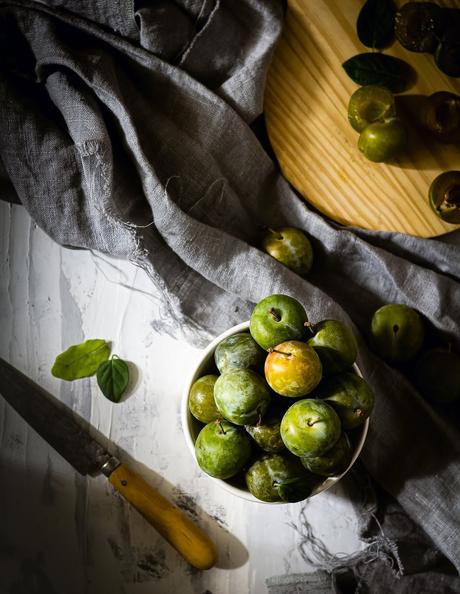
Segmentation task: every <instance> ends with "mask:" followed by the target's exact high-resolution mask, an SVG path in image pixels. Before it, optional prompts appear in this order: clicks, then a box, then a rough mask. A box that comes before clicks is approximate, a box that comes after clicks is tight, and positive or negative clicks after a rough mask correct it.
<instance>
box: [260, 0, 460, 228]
mask: <svg viewBox="0 0 460 594" xmlns="http://www.w3.org/2000/svg"><path fill="white" fill-rule="evenodd" d="M401 4H403V2H398V3H397V5H398V6H399V5H401ZM444 4H445V5H447V6H450V7H454V6H455V7H458V8H460V0H448V2H445V3H444ZM362 5H363V2H362V1H360V0H343V1H342V2H337V1H334V0H314V1H312V0H290V1H289V7H288V12H287V17H286V24H285V29H284V32H283V35H282V38H281V41H280V43H279V45H278V47H277V49H276V52H275V56H274V60H273V63H272V66H271V68H270V72H269V76H268V81H267V90H266V96H265V113H266V119H267V128H268V134H269V137H270V140H271V143H272V145H273V149H274V151H275V153H276V156H277V158H278V160H279V163H280V166H281V169H282V171H283V174H284V175H285V177H286V178H287V179H288V180H289V181H290V182H291V183H292V185H293V186H294V187H295V188H296V189H297V190H298V191H299V192H300V193H301V194H302V195H303V196H304V197H305V198H306V199H307V200H308V201H309V202H310V203H311V204H313V205H314V206H315V207H316V208H318V209H319V210H320V211H321V212H323V213H324V214H325V215H327V216H328V217H330V218H332V219H334V220H336V221H338V222H340V223H343V224H346V225H352V226H357V227H363V228H365V229H374V230H383V231H400V232H404V233H409V234H412V235H418V236H421V237H433V236H437V235H441V234H443V233H446V232H448V231H452V230H454V229H456V228H458V227H459V225H450V224H448V223H445V222H443V221H441V220H440V219H439V218H438V217H437V216H436V215H435V214H434V212H433V211H432V210H431V208H430V206H429V204H428V188H429V185H430V183H431V181H432V180H433V179H434V178H435V177H436V176H437V175H438V174H439V173H441V172H442V171H446V170H449V169H460V146H454V145H445V144H441V143H438V142H436V141H434V140H431V139H429V138H427V137H426V136H425V135H422V134H420V130H419V129H417V127H416V126H414V125H412V124H411V122H412V121H413V120H412V117H413V114H414V113H415V110H416V109H417V104H418V102H419V101H420V96H421V95H423V96H426V95H430V94H431V93H434V92H435V91H440V90H448V91H452V92H456V93H458V94H460V79H454V78H449V77H447V76H445V75H443V74H442V73H441V72H440V71H439V70H438V68H437V67H436V65H435V64H434V61H433V58H432V56H431V55H428V54H417V53H414V52H409V51H407V50H405V49H404V48H403V47H402V46H401V45H400V44H399V43H398V42H395V43H394V44H393V45H392V46H391V47H390V48H388V49H386V50H385V53H388V54H391V55H394V56H397V57H399V58H402V59H404V60H406V61H407V62H409V64H411V66H412V67H413V68H414V69H415V70H416V72H417V75H418V76H417V81H416V84H415V86H413V87H412V88H411V89H410V90H408V91H407V92H406V93H404V94H403V95H399V96H398V97H397V106H398V110H400V113H401V115H402V117H404V119H405V121H406V122H407V123H408V125H409V147H408V149H407V151H406V152H405V153H404V155H403V156H401V157H400V158H399V159H398V160H397V161H395V162H394V163H392V164H383V163H372V162H370V161H368V160H367V159H366V158H365V157H364V156H362V155H361V153H360V152H359V151H358V147H357V142H358V133H357V132H355V130H353V128H352V127H351V126H350V125H349V123H348V119H347V106H348V101H349V98H350V96H351V94H352V93H353V92H354V91H355V90H356V89H357V88H358V85H356V84H355V83H354V82H353V81H352V80H351V79H350V78H348V76H347V74H346V73H345V71H344V70H343V68H342V63H343V62H344V61H345V60H347V59H348V58H351V57H352V56H353V55H355V54H357V53H361V52H365V51H368V50H367V48H365V47H364V46H363V45H362V44H361V43H360V41H359V40H358V37H357V34H356V19H357V16H358V14H359V10H360V8H361V6H362Z"/></svg>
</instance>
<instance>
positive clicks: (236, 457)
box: [195, 421, 252, 479]
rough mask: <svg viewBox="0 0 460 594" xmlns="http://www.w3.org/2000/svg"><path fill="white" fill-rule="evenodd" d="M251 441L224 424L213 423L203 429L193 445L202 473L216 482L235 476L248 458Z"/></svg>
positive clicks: (242, 433) (233, 427)
mask: <svg viewBox="0 0 460 594" xmlns="http://www.w3.org/2000/svg"><path fill="white" fill-rule="evenodd" d="M251 452H252V448H251V440H250V438H249V436H248V434H247V433H246V432H245V431H244V430H243V429H241V428H240V427H235V425H232V424H231V423H228V422H227V421H213V422H212V423H208V424H207V425H205V426H204V427H203V429H202V430H201V431H200V433H199V434H198V437H197V438H196V442H195V454H196V459H197V462H198V464H199V466H200V468H201V469H202V470H204V472H206V474H209V475H210V476H213V477H215V478H219V479H228V478H230V477H232V476H235V474H237V473H238V472H240V470H242V469H243V467H244V466H245V465H246V463H247V462H248V460H249V458H250V456H251Z"/></svg>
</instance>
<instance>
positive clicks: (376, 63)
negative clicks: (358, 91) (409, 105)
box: [342, 52, 416, 93]
mask: <svg viewBox="0 0 460 594" xmlns="http://www.w3.org/2000/svg"><path fill="white" fill-rule="evenodd" d="M342 66H343V67H344V69H345V71H346V73H347V74H348V76H349V77H350V78H351V79H352V80H354V81H355V83H357V84H358V85H382V86H383V87H386V88H387V89H389V90H390V91H392V92H393V93H402V92H403V91H406V90H407V89H408V88H409V87H411V86H412V85H413V84H414V82H415V79H416V74H415V71H414V69H413V68H412V67H411V66H409V64H408V63H407V62H404V60H400V59H399V58H394V57H393V56H388V55H387V54H379V53H371V52H368V53H363V54H357V55H356V56H353V57H352V58H350V59H349V60H347V61H346V62H344V63H343V64H342Z"/></svg>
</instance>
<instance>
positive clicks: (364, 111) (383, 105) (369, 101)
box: [348, 85, 396, 132]
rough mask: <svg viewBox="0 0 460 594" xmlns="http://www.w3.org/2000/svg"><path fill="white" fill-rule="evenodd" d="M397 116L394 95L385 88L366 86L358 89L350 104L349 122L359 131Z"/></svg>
mask: <svg viewBox="0 0 460 594" xmlns="http://www.w3.org/2000/svg"><path fill="white" fill-rule="evenodd" d="M395 115H396V107H395V100H394V96H393V93H392V92H391V91H389V90H388V89H386V88H385V87H379V86H377V85H365V86H364V87H360V88H359V89H357V90H356V91H355V92H354V93H353V95H352V96H351V97H350V101H349V102H348V121H349V122H350V124H351V126H352V127H353V128H354V129H355V130H356V131H357V132H362V131H363V130H364V128H365V127H366V126H368V125H369V124H371V123H373V122H375V121H376V120H382V119H384V118H389V117H392V116H395Z"/></svg>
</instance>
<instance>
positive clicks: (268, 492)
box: [246, 454, 313, 502]
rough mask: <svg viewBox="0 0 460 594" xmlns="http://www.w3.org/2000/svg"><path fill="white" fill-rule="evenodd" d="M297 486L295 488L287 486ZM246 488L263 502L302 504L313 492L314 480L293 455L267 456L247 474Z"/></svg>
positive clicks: (252, 466)
mask: <svg viewBox="0 0 460 594" xmlns="http://www.w3.org/2000/svg"><path fill="white" fill-rule="evenodd" d="M293 483H295V486H296V493H295V497H292V494H293V493H294V490H293V489H289V491H288V489H286V488H285V487H287V486H290V485H293ZM246 485H247V487H248V489H249V491H250V493H252V494H253V495H254V497H256V498H257V499H260V500H261V501H267V502H273V501H282V500H284V501H301V500H302V499H306V498H307V497H308V496H309V495H310V493H311V492H312V489H313V481H312V478H311V477H310V475H309V474H308V473H307V472H306V470H305V468H303V467H302V464H300V462H299V459H298V458H295V457H294V456H291V455H290V454H264V455H262V456H261V457H260V458H258V459H257V460H256V461H255V462H254V463H253V464H251V466H250V467H249V468H248V470H247V471H246Z"/></svg>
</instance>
